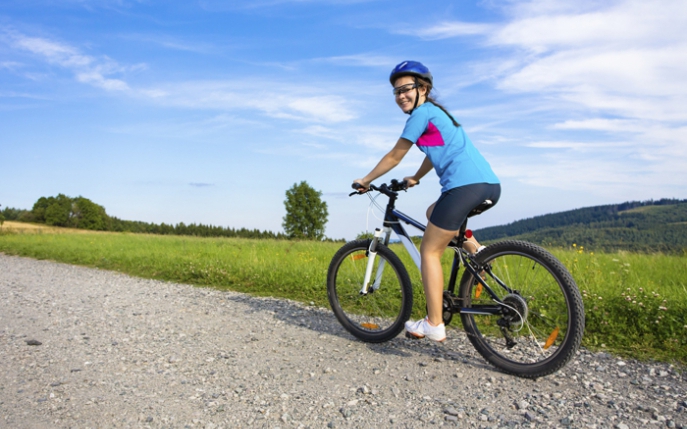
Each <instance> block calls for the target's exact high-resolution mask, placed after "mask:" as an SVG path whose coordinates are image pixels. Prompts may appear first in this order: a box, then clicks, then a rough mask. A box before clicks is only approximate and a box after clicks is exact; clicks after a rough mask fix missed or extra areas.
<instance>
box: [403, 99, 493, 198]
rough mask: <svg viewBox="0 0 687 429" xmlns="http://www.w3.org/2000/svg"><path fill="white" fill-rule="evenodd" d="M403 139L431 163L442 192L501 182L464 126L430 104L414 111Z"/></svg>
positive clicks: (427, 103) (404, 131)
mask: <svg viewBox="0 0 687 429" xmlns="http://www.w3.org/2000/svg"><path fill="white" fill-rule="evenodd" d="M401 138H404V139H406V140H409V141H411V142H412V143H414V144H415V145H416V146H417V147H418V149H420V150H421V151H422V152H424V153H425V155H427V156H428V157H429V160H430V161H432V165H433V166H434V169H435V170H436V172H437V175H438V176H439V182H440V183H441V192H446V191H448V190H449V189H453V188H457V187H458V186H465V185H471V184H473V183H492V184H496V183H499V179H498V178H497V177H496V174H494V172H493V171H492V169H491V166H490V165H489V163H488V162H487V160H486V159H484V157H483V156H482V154H481V153H479V151H478V150H477V149H476V148H475V146H474V145H473V144H472V142H471V141H470V139H469V138H468V136H467V135H466V134H465V132H464V131H463V127H456V126H455V125H453V122H452V121H451V118H449V117H448V115H447V114H446V113H444V111H443V110H441V109H440V108H438V107H437V106H435V105H434V104H432V103H430V102H425V103H423V104H421V105H420V106H418V107H417V108H416V109H415V110H413V113H412V114H411V115H410V118H408V121H406V126H405V128H404V129H403V134H401Z"/></svg>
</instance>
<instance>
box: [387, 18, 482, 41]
mask: <svg viewBox="0 0 687 429" xmlns="http://www.w3.org/2000/svg"><path fill="white" fill-rule="evenodd" d="M494 29H495V27H494V26H493V25H491V24H475V23H470V22H455V21H454V22H448V21H445V22H441V23H439V24H436V25H433V26H432V27H428V28H424V29H419V30H412V31H410V32H399V34H414V35H416V36H419V37H421V38H423V39H428V40H439V39H448V38H451V37H459V36H475V35H478V36H484V35H487V34H489V33H491V32H492V31H493V30H494Z"/></svg>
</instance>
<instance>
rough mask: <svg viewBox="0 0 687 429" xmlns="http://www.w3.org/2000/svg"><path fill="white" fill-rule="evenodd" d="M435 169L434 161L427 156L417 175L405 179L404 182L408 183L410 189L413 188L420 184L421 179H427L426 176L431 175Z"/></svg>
mask: <svg viewBox="0 0 687 429" xmlns="http://www.w3.org/2000/svg"><path fill="white" fill-rule="evenodd" d="M433 168H434V165H432V161H430V160H429V157H428V156H425V159H424V160H423V161H422V165H420V168H419V169H418V170H417V173H415V175H414V176H408V177H404V178H403V180H405V181H406V182H408V187H409V188H412V187H413V186H415V185H417V184H418V183H419V182H420V179H422V178H423V177H425V174H427V173H429V172H430V171H431V170H432V169H433Z"/></svg>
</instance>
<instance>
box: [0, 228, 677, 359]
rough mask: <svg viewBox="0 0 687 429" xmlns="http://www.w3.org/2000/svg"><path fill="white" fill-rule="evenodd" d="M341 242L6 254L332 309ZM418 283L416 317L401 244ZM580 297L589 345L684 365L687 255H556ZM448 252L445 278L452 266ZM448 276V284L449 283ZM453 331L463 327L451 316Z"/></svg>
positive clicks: (21, 236) (88, 247) (112, 242)
mask: <svg viewBox="0 0 687 429" xmlns="http://www.w3.org/2000/svg"><path fill="white" fill-rule="evenodd" d="M341 245H342V244H341V243H320V242H308V241H283V240H249V239H239V238H198V237H187V236H158V235H144V234H127V233H95V232H94V233H78V234H72V233H60V234H53V233H46V232H38V233H26V232H25V233H8V232H6V231H4V232H3V231H0V252H3V253H5V254H9V255H20V256H28V257H31V258H36V259H48V260H54V261H59V262H64V263H68V264H75V265H84V266H88V267H96V268H101V269H106V270H112V271H118V272H123V273H127V274H131V275H134V276H138V277H143V278H151V279H159V280H165V281H172V282H179V283H189V284H193V285H200V286H209V287H214V288H217V289H224V290H234V291H239V292H247V293H250V294H253V295H258V296H274V297H279V298H288V299H292V300H296V301H300V302H304V303H306V304H309V305H316V306H319V307H325V308H328V307H329V303H328V301H327V292H326V277H327V268H328V266H329V262H330V260H331V258H332V256H333V255H334V253H336V251H337V250H338V249H339V247H341ZM391 248H392V250H394V251H395V252H396V254H397V255H399V257H400V258H401V259H402V261H403V262H404V264H405V265H406V267H407V268H408V272H409V274H410V277H411V280H412V282H413V285H414V294H415V308H414V311H413V317H421V316H422V315H424V311H425V310H424V309H425V301H424V296H423V293H422V284H421V281H420V276H419V273H418V271H417V269H416V268H415V267H414V265H413V262H412V261H411V259H410V257H409V256H408V255H407V253H406V252H405V250H403V249H402V248H401V247H400V246H399V245H392V246H391ZM550 250H551V251H552V253H554V255H555V256H556V257H558V258H559V259H560V260H561V261H562V262H563V264H564V265H565V266H567V267H568V269H569V270H570V271H571V273H572V274H573V277H574V278H575V280H576V281H577V284H578V286H579V288H580V291H581V292H582V295H583V300H584V305H585V311H586V317H587V324H586V331H585V336H584V339H583V345H584V346H586V347H588V348H591V349H604V350H607V351H610V352H614V353H617V354H620V355H622V356H626V357H631V358H637V359H641V360H647V359H656V360H661V361H671V362H675V363H678V364H681V365H687V255H685V254H683V255H663V254H650V255H647V254H635V253H626V252H619V253H610V254H604V253H592V252H588V251H586V250H585V249H581V248H579V247H577V246H575V247H570V248H569V249H550ZM449 256H450V255H449V252H447V254H446V260H445V270H447V271H448V269H449V267H450V258H449ZM446 277H448V276H446ZM452 324H453V325H454V326H459V325H460V322H459V319H457V318H455V317H454V322H452Z"/></svg>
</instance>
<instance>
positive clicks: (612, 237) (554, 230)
mask: <svg viewBox="0 0 687 429" xmlns="http://www.w3.org/2000/svg"><path fill="white" fill-rule="evenodd" d="M474 232H475V236H476V237H477V238H478V239H479V240H480V241H485V242H488V241H495V240H502V239H505V238H512V239H519V240H526V241H531V242H533V243H537V244H540V245H544V246H557V247H569V246H571V245H572V244H573V243H575V244H577V245H578V246H584V247H585V249H590V250H592V251H593V250H604V251H617V250H629V251H639V252H667V253H681V252H684V251H685V250H686V249H687V200H676V199H661V200H657V201H654V200H651V201H644V202H637V201H635V202H626V203H622V204H611V205H606V206H596V207H586V208H581V209H576V210H570V211H566V212H560V213H553V214H547V215H543V216H536V217H533V218H529V219H524V220H519V221H516V222H513V223H510V224H508V225H502V226H493V227H489V228H482V229H479V230H475V231H474Z"/></svg>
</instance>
